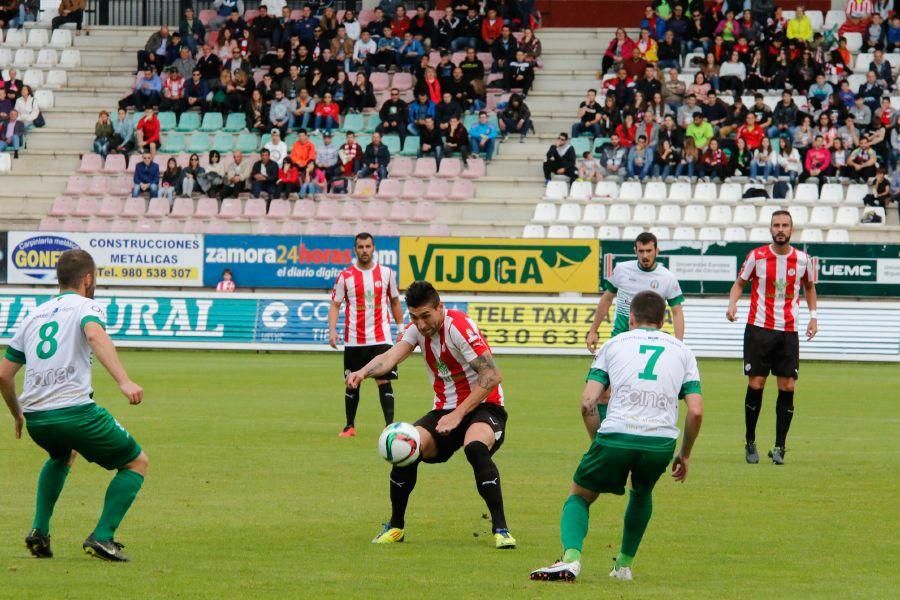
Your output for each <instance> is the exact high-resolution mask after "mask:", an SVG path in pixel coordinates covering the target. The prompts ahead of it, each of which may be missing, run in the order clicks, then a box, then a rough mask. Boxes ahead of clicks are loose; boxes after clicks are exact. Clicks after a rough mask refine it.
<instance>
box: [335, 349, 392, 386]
mask: <svg viewBox="0 0 900 600" xmlns="http://www.w3.org/2000/svg"><path fill="white" fill-rule="evenodd" d="M390 349H391V345H390V344H376V345H374V346H344V377H346V376H347V375H349V374H350V373H352V372H354V371H359V370H360V369H362V368H363V367H364V366H366V365H367V364H369V361H371V360H372V359H373V358H375V357H376V356H378V355H379V354H384V353H385V352H387V351H388V350H390ZM397 376H398V373H397V366H396V365H394V368H393V369H391V372H390V373H387V374H385V375H381V376H380V377H376V378H375V379H397Z"/></svg>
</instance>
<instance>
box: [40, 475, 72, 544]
mask: <svg viewBox="0 0 900 600" xmlns="http://www.w3.org/2000/svg"><path fill="white" fill-rule="evenodd" d="M67 463H68V460H66V459H63V458H51V459H50V460H48V461H47V462H45V463H44V468H42V469H41V474H40V475H39V476H38V487H37V501H36V502H35V509H34V522H33V523H32V525H31V527H32V528H33V529H37V530H38V531H40V532H41V533H43V534H44V535H50V517H52V516H53V507H54V506H56V501H57V500H58V499H59V494H60V492H62V489H63V486H64V485H65V484H66V477H67V476H68V475H69V465H68V464H67Z"/></svg>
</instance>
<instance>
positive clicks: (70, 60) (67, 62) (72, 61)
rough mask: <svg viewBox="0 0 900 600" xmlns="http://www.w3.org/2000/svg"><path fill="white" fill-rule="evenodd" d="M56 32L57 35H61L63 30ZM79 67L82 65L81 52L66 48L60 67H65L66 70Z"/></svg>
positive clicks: (60, 58)
mask: <svg viewBox="0 0 900 600" xmlns="http://www.w3.org/2000/svg"><path fill="white" fill-rule="evenodd" d="M56 31H57V33H59V32H60V31H62V30H61V29H57V30H56ZM79 65H81V50H76V49H75V48H66V49H65V50H63V51H62V54H61V55H60V57H59V66H60V67H64V68H66V69H74V68H75V67H77V66H79Z"/></svg>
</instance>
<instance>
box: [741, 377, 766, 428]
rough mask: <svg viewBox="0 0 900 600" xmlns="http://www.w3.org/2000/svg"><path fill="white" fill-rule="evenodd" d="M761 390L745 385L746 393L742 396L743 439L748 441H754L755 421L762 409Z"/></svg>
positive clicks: (757, 419)
mask: <svg viewBox="0 0 900 600" xmlns="http://www.w3.org/2000/svg"><path fill="white" fill-rule="evenodd" d="M762 397H763V391H762V390H754V389H753V388H752V387H750V386H749V385H748V386H747V394H746V395H745V396H744V425H745V426H746V429H747V431H746V433H745V434H744V437H745V439H746V440H747V441H748V442H755V441H756V422H757V421H759V413H760V411H761V410H762Z"/></svg>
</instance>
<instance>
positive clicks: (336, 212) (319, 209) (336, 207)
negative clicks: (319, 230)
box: [315, 200, 341, 221]
mask: <svg viewBox="0 0 900 600" xmlns="http://www.w3.org/2000/svg"><path fill="white" fill-rule="evenodd" d="M340 214H341V205H340V203H338V202H336V201H334V200H322V201H319V202H318V203H317V204H316V214H315V218H316V220H317V221H332V220H334V219H338V218H340Z"/></svg>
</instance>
